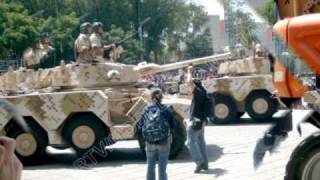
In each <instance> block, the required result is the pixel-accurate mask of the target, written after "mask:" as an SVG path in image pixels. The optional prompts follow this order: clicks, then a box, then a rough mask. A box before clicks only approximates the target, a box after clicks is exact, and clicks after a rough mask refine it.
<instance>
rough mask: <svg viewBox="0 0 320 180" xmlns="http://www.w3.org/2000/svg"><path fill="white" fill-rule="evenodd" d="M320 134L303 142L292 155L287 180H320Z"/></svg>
mask: <svg viewBox="0 0 320 180" xmlns="http://www.w3.org/2000/svg"><path fill="white" fill-rule="evenodd" d="M319 145H320V132H316V133H314V134H312V135H311V136H309V137H308V138H306V139H305V140H304V141H302V142H301V143H300V144H299V145H298V146H297V147H296V149H295V150H294V152H293V153H292V154H291V157H290V160H289V162H288V164H287V167H286V175H285V178H284V179H285V180H318V179H319V177H320V147H319Z"/></svg>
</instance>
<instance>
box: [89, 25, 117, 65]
mask: <svg viewBox="0 0 320 180" xmlns="http://www.w3.org/2000/svg"><path fill="white" fill-rule="evenodd" d="M102 28H103V24H102V23H100V22H95V23H93V29H94V33H92V34H91V36H90V42H91V47H92V55H93V58H94V59H95V60H98V61H100V62H104V61H105V58H104V50H105V49H107V50H112V48H113V47H114V45H113V44H111V45H107V46H106V45H104V41H103V37H102V33H103V29H102Z"/></svg>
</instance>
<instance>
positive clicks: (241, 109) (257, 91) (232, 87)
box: [180, 57, 279, 124]
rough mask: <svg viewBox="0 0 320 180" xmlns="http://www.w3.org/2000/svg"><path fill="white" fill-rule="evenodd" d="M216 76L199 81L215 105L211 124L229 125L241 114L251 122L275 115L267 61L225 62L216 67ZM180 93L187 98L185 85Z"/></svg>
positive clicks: (275, 100)
mask: <svg viewBox="0 0 320 180" xmlns="http://www.w3.org/2000/svg"><path fill="white" fill-rule="evenodd" d="M217 74H218V77H216V78H213V79H207V80H203V81H202V83H203V86H204V87H205V88H206V89H207V91H208V92H209V93H212V95H213V98H214V101H215V106H214V109H213V115H212V118H211V121H212V122H213V123H216V124H225V123H230V122H232V121H235V120H237V119H239V117H241V116H242V115H243V114H244V113H245V112H247V113H248V115H249V116H250V117H251V118H252V119H254V120H265V119H268V118H271V117H272V115H273V114H274V113H275V112H276V111H277V108H278V106H279V102H278V100H277V99H276V98H274V97H273V96H272V94H273V92H274V87H273V78H272V74H271V72H270V61H269V60H268V59H265V58H252V57H251V58H246V59H238V60H232V61H227V62H224V63H221V64H220V65H219V67H218V72H217ZM180 93H181V94H182V95H188V94H190V92H189V91H188V88H187V85H186V84H183V85H181V86H180Z"/></svg>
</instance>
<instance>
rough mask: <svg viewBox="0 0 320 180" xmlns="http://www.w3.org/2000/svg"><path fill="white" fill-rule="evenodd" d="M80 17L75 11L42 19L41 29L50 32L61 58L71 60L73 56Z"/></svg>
mask: <svg viewBox="0 0 320 180" xmlns="http://www.w3.org/2000/svg"><path fill="white" fill-rule="evenodd" d="M78 29H79V19H78V18H77V17H76V15H75V13H71V14H66V15H61V16H58V17H51V16H50V17H49V18H48V19H46V20H42V22H41V26H40V31H41V32H48V33H49V34H50V38H51V41H52V43H53V46H54V47H56V53H57V56H58V57H59V58H62V59H65V60H71V59H72V58H73V53H72V52H73V46H74V40H75V37H76V36H77V34H78V32H79V30H78Z"/></svg>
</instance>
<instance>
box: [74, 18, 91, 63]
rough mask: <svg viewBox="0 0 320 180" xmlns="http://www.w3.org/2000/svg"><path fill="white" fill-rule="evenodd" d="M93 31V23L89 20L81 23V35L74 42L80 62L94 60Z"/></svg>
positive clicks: (77, 58) (76, 55)
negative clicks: (91, 36)
mask: <svg viewBox="0 0 320 180" xmlns="http://www.w3.org/2000/svg"><path fill="white" fill-rule="evenodd" d="M91 33H92V25H91V24H90V23H88V22H86V23H83V24H81V26H80V35H79V36H78V38H77V39H76V41H75V43H74V51H75V57H76V60H77V62H78V63H89V62H92V60H93V58H92V51H91V42H90V35H91Z"/></svg>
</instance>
